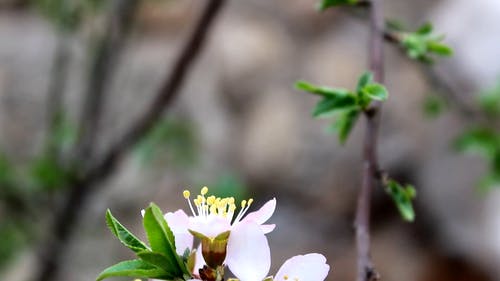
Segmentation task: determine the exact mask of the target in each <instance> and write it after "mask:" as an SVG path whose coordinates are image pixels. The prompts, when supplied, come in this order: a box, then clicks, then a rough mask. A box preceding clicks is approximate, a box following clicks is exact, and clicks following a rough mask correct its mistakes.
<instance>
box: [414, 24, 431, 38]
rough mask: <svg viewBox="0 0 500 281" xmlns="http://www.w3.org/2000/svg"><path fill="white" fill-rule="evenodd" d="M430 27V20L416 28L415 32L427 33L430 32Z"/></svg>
mask: <svg viewBox="0 0 500 281" xmlns="http://www.w3.org/2000/svg"><path fill="white" fill-rule="evenodd" d="M432 29H433V27H432V24H431V23H430V22H426V23H424V24H423V25H421V26H420V27H419V28H418V29H417V32H416V33H417V34H419V35H428V34H430V33H431V32H432Z"/></svg>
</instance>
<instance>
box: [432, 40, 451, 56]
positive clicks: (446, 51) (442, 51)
mask: <svg viewBox="0 0 500 281" xmlns="http://www.w3.org/2000/svg"><path fill="white" fill-rule="evenodd" d="M427 49H428V50H429V51H430V52H433V53H435V54H437V55H440V56H446V57H449V56H451V55H453V50H452V49H451V48H450V47H449V46H447V45H445V44H442V43H439V42H437V41H429V42H427Z"/></svg>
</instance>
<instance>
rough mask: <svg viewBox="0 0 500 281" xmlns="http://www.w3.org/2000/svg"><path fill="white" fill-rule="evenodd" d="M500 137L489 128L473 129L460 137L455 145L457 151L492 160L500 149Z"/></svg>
mask: <svg viewBox="0 0 500 281" xmlns="http://www.w3.org/2000/svg"><path fill="white" fill-rule="evenodd" d="M499 142H500V140H499V136H498V135H497V134H496V133H495V132H494V131H493V130H491V129H489V128H472V129H469V130H467V131H466V132H465V133H463V134H462V135H461V136H459V137H458V138H457V139H456V140H455V143H454V146H455V148H456V149H457V150H459V151H461V152H464V153H472V154H479V155H481V156H483V157H485V158H486V159H491V158H492V157H493V156H494V155H495V153H496V151H497V150H499V149H500V144H499Z"/></svg>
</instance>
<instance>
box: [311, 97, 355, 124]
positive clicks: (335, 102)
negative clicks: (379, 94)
mask: <svg viewBox="0 0 500 281" xmlns="http://www.w3.org/2000/svg"><path fill="white" fill-rule="evenodd" d="M355 106H356V97H355V96H354V95H352V94H350V95H338V96H332V97H327V98H324V99H323V100H321V101H319V102H318V104H316V107H315V108H314V110H313V113H312V115H313V117H316V118H318V117H323V116H327V115H330V114H332V113H334V112H336V111H338V110H345V109H349V108H352V107H355Z"/></svg>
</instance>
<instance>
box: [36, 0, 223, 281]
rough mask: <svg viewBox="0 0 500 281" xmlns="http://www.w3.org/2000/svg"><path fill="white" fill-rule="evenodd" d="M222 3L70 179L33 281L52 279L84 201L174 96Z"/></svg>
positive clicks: (215, 3)
mask: <svg viewBox="0 0 500 281" xmlns="http://www.w3.org/2000/svg"><path fill="white" fill-rule="evenodd" d="M134 1H135V0H134ZM224 3H225V0H210V1H209V2H208V3H207V5H206V7H205V9H204V11H203V12H202V14H201V17H200V19H199V20H198V22H197V23H196V26H195V28H194V30H193V32H192V34H191V35H190V36H189V38H188V40H187V42H186V44H185V45H184V47H183V49H182V52H181V53H180V55H179V57H178V59H177V61H176V63H175V64H174V67H173V70H172V72H171V73H170V74H169V76H167V77H166V79H165V83H164V84H163V86H162V87H161V88H160V90H159V92H158V94H157V96H156V98H155V99H154V100H153V102H152V103H151V104H150V106H149V107H148V108H147V109H146V111H145V112H144V114H143V115H141V116H140V118H138V119H137V120H136V121H135V122H133V123H132V124H133V125H132V126H131V127H130V129H129V130H128V131H126V133H125V134H124V135H123V136H122V137H121V138H119V139H118V140H117V141H116V142H115V144H114V145H112V146H111V147H110V150H109V151H108V152H107V153H104V156H103V158H102V159H101V160H100V161H97V162H96V163H97V164H96V165H95V166H92V167H90V168H89V169H88V170H87V171H86V172H85V173H83V174H82V175H80V176H79V177H76V178H74V180H73V182H72V184H71V187H72V188H71V191H70V193H69V194H68V197H67V199H66V201H65V202H64V204H63V206H62V208H61V209H60V212H59V213H58V215H57V217H56V218H55V223H54V227H53V229H52V233H53V237H51V239H50V241H49V242H48V243H46V244H45V246H46V251H45V252H44V253H46V254H47V255H45V256H42V259H41V268H40V272H39V273H38V275H36V278H35V280H37V281H53V280H55V278H54V276H56V273H57V271H58V266H59V264H60V261H61V257H62V255H63V252H64V250H65V249H66V247H67V245H68V242H69V240H70V238H71V236H72V234H73V232H74V228H75V226H76V223H77V220H78V218H79V216H80V213H81V211H82V210H83V208H84V206H85V204H86V202H87V199H88V198H89V197H90V196H91V195H92V193H93V192H95V191H96V190H97V189H98V186H99V185H98V184H99V183H100V182H102V181H103V180H104V179H106V178H107V177H108V176H109V175H111V174H112V173H113V172H114V171H115V170H116V168H117V166H118V164H119V160H120V159H121V158H122V157H123V156H124V155H125V154H126V153H127V152H128V151H129V150H130V148H131V147H132V146H133V145H134V144H136V143H137V142H138V141H139V140H140V139H141V138H142V137H143V136H144V135H145V134H146V133H147V132H148V131H149V130H150V129H151V128H152V127H153V126H154V125H155V123H156V122H157V121H158V119H159V118H160V117H161V115H162V113H163V111H164V110H165V108H167V107H168V106H169V105H170V103H171V101H172V100H173V99H174V98H175V97H176V96H177V94H178V93H179V90H180V86H181V85H182V82H183V81H184V80H185V78H186V76H187V75H188V73H189V71H190V70H191V68H192V65H193V62H194V61H195V59H196V58H197V56H198V55H199V53H200V51H201V50H202V47H203V45H204V43H205V42H206V37H207V35H208V33H209V31H210V29H211V27H212V25H213V23H214V21H215V19H216V17H217V15H218V14H219V12H220V10H221V8H222V7H223V4H224Z"/></svg>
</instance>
